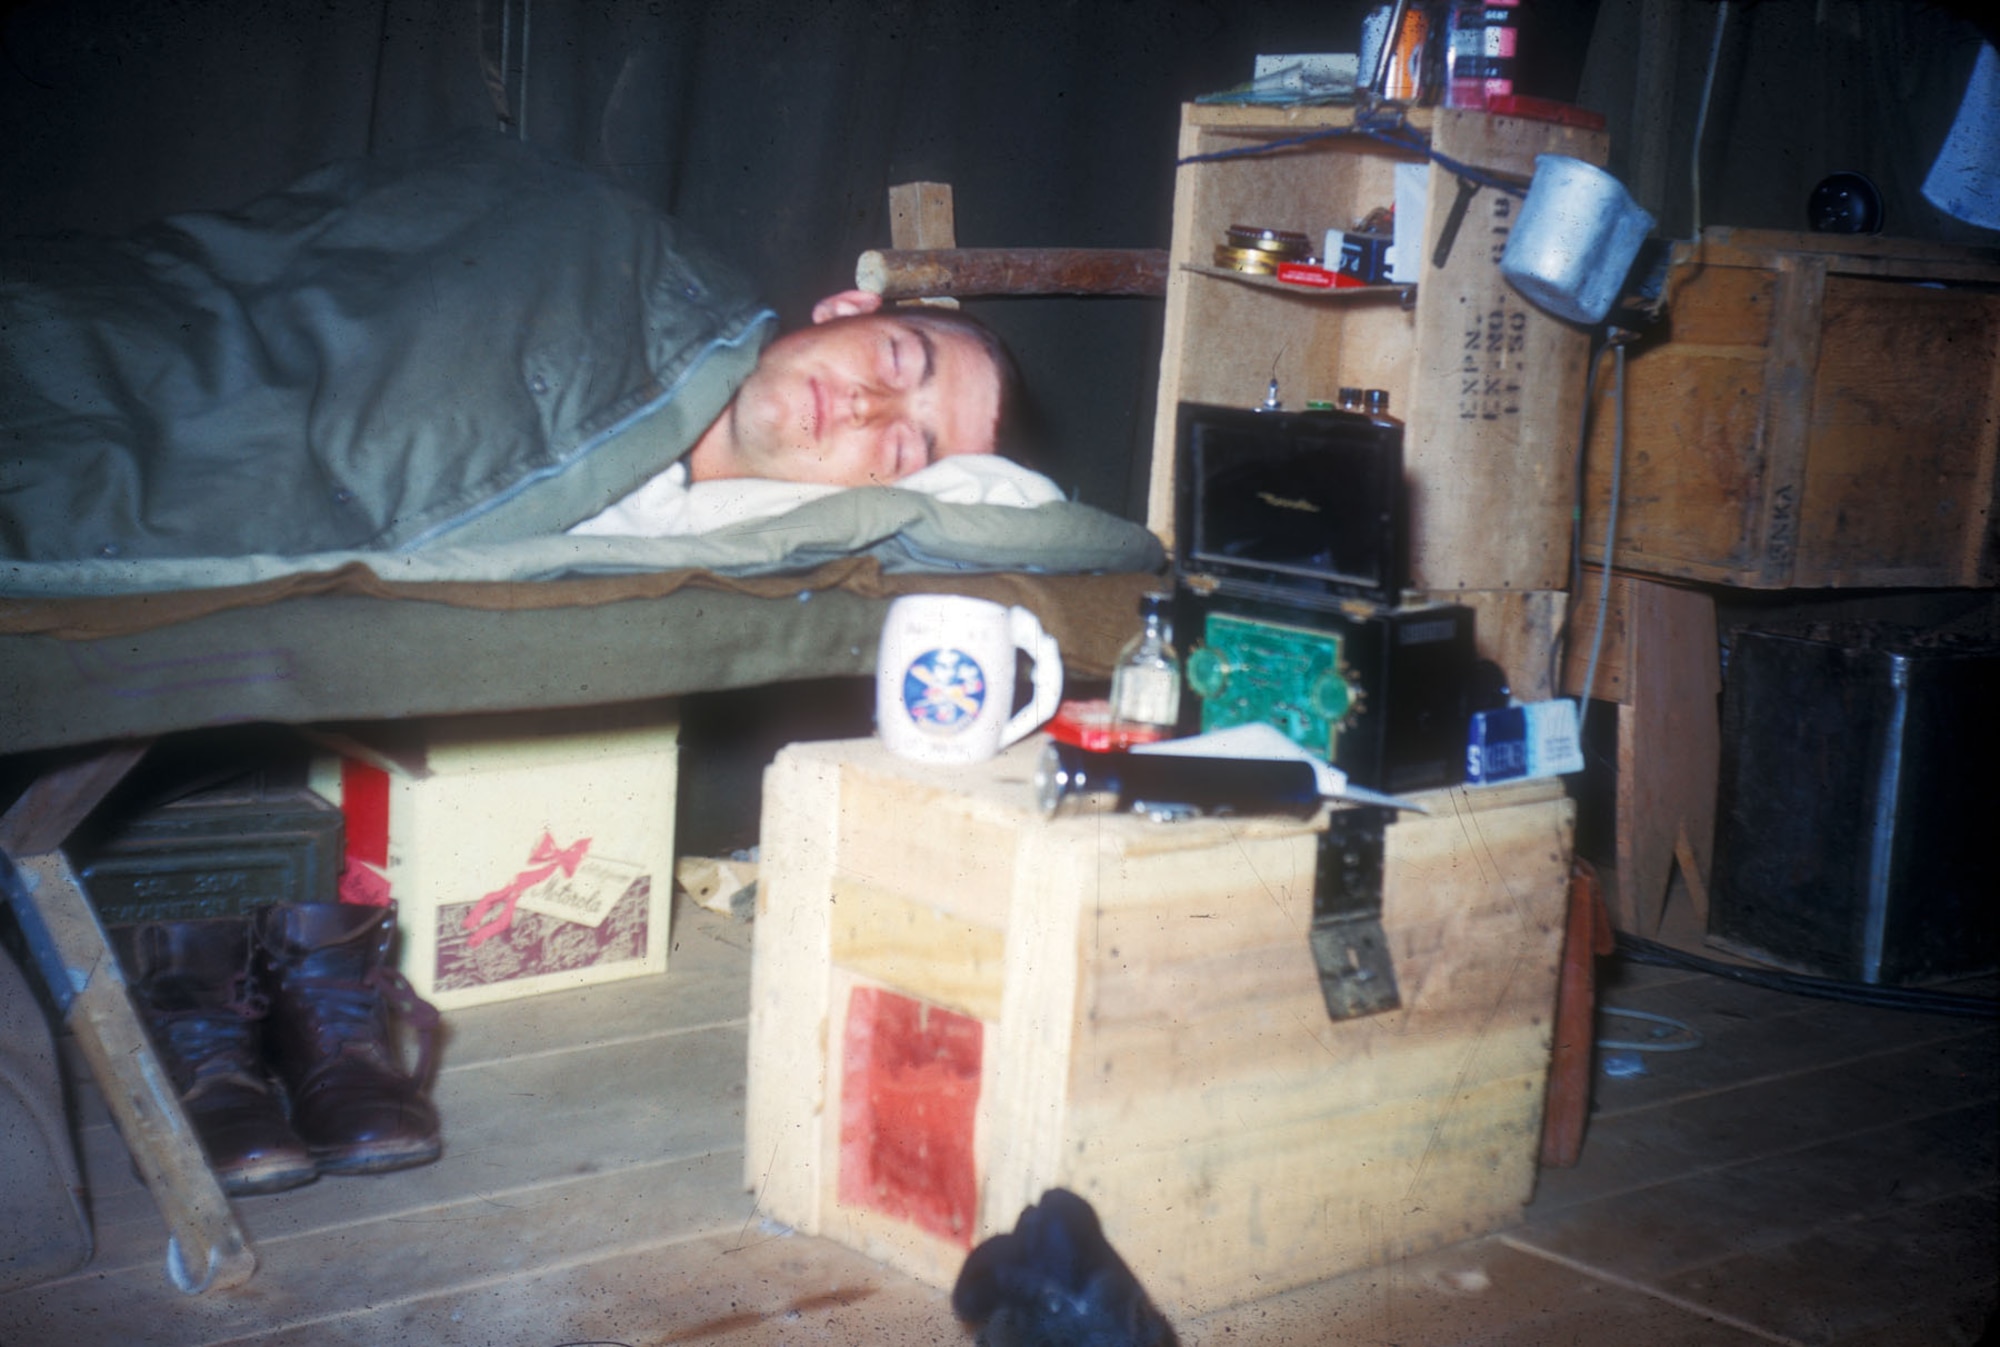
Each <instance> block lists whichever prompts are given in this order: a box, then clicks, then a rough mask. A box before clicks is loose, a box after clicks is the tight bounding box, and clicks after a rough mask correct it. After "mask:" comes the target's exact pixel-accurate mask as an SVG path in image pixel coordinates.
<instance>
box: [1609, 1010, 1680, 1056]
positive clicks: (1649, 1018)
mask: <svg viewBox="0 0 2000 1347" xmlns="http://www.w3.org/2000/svg"><path fill="white" fill-rule="evenodd" d="M1597 1013H1598V1014H1600V1015H1609V1016H1612V1017H1613V1018H1614V1019H1621V1020H1644V1021H1646V1022H1647V1023H1648V1024H1663V1025H1665V1026H1666V1027H1667V1028H1669V1029H1675V1030H1678V1031H1679V1033H1680V1037H1678V1038H1648V1039H1624V1038H1600V1039H1598V1040H1597V1046H1598V1047H1600V1048H1606V1049H1609V1050H1610V1051H1613V1052H1686V1051H1688V1050H1689V1049H1691V1048H1698V1047H1700V1046H1701V1045H1702V1042H1703V1039H1702V1036H1701V1030H1699V1029H1697V1028H1695V1027H1694V1026H1693V1025H1692V1024H1688V1023H1686V1022H1685V1021H1683V1020H1676V1019H1672V1018H1669V1017H1668V1016H1666V1015H1655V1014H1654V1013H1653V1012H1652V1011H1650V1010H1621V1009H1620V1008H1618V1007H1617V1006H1599V1007H1598V1008H1597Z"/></svg>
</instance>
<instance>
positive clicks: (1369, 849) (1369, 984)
mask: <svg viewBox="0 0 2000 1347" xmlns="http://www.w3.org/2000/svg"><path fill="white" fill-rule="evenodd" d="M1392 812H1393V811H1391V810H1388V809H1382V808H1376V807H1366V806H1365V807H1362V808H1357V809H1336V810H1333V811H1332V812H1331V813H1330V814H1329V815H1328V819H1327V826H1326V831H1325V832H1323V833H1321V834H1320V839H1319V866H1318V869H1317V871H1316V873H1315V874H1314V876H1313V919H1312V933H1311V936H1310V939H1311V942H1312V953H1313V963H1314V964H1315V965H1316V966H1317V967H1318V969H1319V989H1320V994H1321V995H1322V996H1324V997H1325V998H1326V1013H1327V1014H1328V1015H1329V1016H1331V1017H1332V1018H1334V1019H1336V1020H1351V1019H1356V1018H1359V1017H1360V1016H1362V1015H1375V1014H1379V1013H1380V1012H1382V1011H1384V1010H1395V1009H1397V1008H1398V1007H1400V1006H1401V1005H1402V1004H1403V997H1402V993H1401V992H1399V991H1398V990H1397V989H1396V966H1395V962H1394V961H1393V960H1392V959H1391V958H1390V957H1389V939H1388V937H1387V936H1386V935H1385V934H1384V933H1383V931H1382V833H1383V830H1384V829H1385V828H1386V827H1387V826H1388V822H1389V818H1390V815H1391V813H1392Z"/></svg>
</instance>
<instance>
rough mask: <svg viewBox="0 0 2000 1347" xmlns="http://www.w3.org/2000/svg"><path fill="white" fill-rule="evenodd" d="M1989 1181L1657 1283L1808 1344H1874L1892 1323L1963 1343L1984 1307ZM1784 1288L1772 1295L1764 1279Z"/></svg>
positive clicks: (1941, 1345) (1990, 1296) (1939, 1341)
mask: <svg viewBox="0 0 2000 1347" xmlns="http://www.w3.org/2000/svg"><path fill="white" fill-rule="evenodd" d="M1996 1202H2000V1192H1996V1190H1995V1189H1994V1188H1993V1187H1991V1186H1989V1187H1987V1188H1985V1189H1982V1190H1979V1191H1976V1192H1967V1193H1958V1194H1954V1195H1952V1196H1950V1197H1945V1198H1941V1199H1939V1200H1938V1201H1935V1202H1929V1203H1922V1204H1913V1205H1910V1206H1906V1207H1902V1208H1899V1209H1897V1210H1896V1211H1894V1212H1890V1213H1887V1214H1883V1215H1877V1216H1870V1217H1866V1218H1857V1219H1855V1220H1853V1221H1849V1222H1844V1223H1841V1224H1839V1225H1835V1226H1830V1227H1827V1228H1824V1229H1821V1230H1819V1231H1816V1232H1814V1233H1813V1234H1812V1235H1811V1236H1809V1237H1807V1238H1804V1239H1800V1240H1797V1241H1795V1242H1792V1243H1789V1244H1786V1245H1784V1246H1782V1247H1780V1248H1776V1249H1762V1250H1758V1251H1756V1252H1753V1253H1746V1254H1742V1255H1739V1256H1737V1257H1733V1258H1729V1259H1725V1260H1722V1261H1719V1262H1717V1263H1714V1264H1711V1265H1709V1266H1708V1267H1704V1268H1701V1269H1699V1270H1698V1271H1694V1272H1689V1273H1685V1274H1682V1275H1681V1276H1678V1277H1674V1278H1670V1279H1668V1280H1667V1281H1666V1283H1665V1288H1666V1289H1667V1290H1668V1291H1670V1292H1672V1293H1675V1294H1678V1295H1682V1296H1686V1297H1687V1298H1689V1299H1691V1300H1696V1301H1699V1302H1701V1303H1702V1304H1704V1305H1710V1306H1714V1307H1715V1308H1717V1309H1718V1310H1721V1311H1724V1312H1730V1313H1741V1314H1744V1315H1748V1316H1754V1317H1755V1318H1756V1319H1757V1320H1758V1321H1759V1322H1763V1323H1768V1324H1769V1325H1770V1326H1771V1327H1772V1328H1774V1329H1775V1330H1777V1331H1779V1332H1782V1333H1785V1334H1787V1335H1789V1336H1791V1337H1795V1338H1797V1339H1798V1340H1799V1341H1801V1342H1804V1343H1808V1344H1811V1347H1836V1344H1838V1345H1839V1347H1847V1345H1848V1344H1853V1345H1854V1347H1860V1345H1861V1344H1869V1347H1874V1344H1878V1343H1880V1342H1881V1341H1882V1340H1883V1335H1884V1334H1885V1332H1886V1331H1887V1330H1889V1329H1891V1328H1896V1329H1899V1330H1900V1331H1904V1332H1907V1331H1908V1330H1909V1329H1912V1328H1920V1329H1924V1330H1926V1332H1925V1333H1923V1334H1920V1335H1919V1336H1918V1338H1917V1339H1916V1340H1917V1341H1921V1342H1925V1343H1929V1344H1933V1345H1934V1347H1970V1345H1971V1344H1972V1343H1974V1342H1976V1341H1978V1340H1979V1334H1980V1331H1981V1329H1983V1328H1984V1327H1985V1326H1986V1324H1987V1322H1988V1317H1989V1315H1990V1314H1991V1311H1992V1309H1993V1304H1994V1284H1995V1271H1994V1269H1995V1268H1996V1266H2000V1240H1996V1238H1995V1222H1994V1209H1995V1204H1996ZM1774 1286H1781V1287H1783V1288H1785V1292H1784V1294H1783V1295H1782V1296H1773V1295H1772V1293H1771V1288H1772V1287H1774Z"/></svg>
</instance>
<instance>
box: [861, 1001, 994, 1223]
mask: <svg viewBox="0 0 2000 1347" xmlns="http://www.w3.org/2000/svg"><path fill="white" fill-rule="evenodd" d="M983 1042H984V1027H983V1026H982V1025H981V1024H980V1022H979V1021H978V1020H975V1019H973V1018H971V1017H970V1016H968V1015H961V1014H958V1013H957V1012H955V1011H950V1010H946V1009H944V1008H943V1007H941V1006H934V1005H929V1004H926V1003H925V1002H922V1001H918V1000H915V999H914V998H912V997H908V996H901V995H898V994H897V993H895V992H892V991H887V990H884V989H882V988H879V987H856V988H855V989H854V993H853V995H852V996H851V997H850V998H849V1000H848V1005H847V1033H846V1036H845V1042H844V1044H843V1051H842V1055H841V1063H842V1071H843V1083H842V1085H841V1092H840V1095H841V1098H840V1200H841V1202H842V1203H844V1204H845V1205H847V1206H851V1207H863V1208H866V1209H868V1210H870V1211H876V1212H880V1213H881V1214H883V1215H885V1216H890V1217H893V1218H895V1219H897V1220H901V1221H907V1222H909V1223H910V1224H912V1225H915V1226H917V1227H918V1228H919V1229H922V1230H925V1231H927V1232H929V1233H931V1234H933V1235H936V1236H938V1237H939V1238H941V1239H948V1240H952V1241H954V1242H956V1243H958V1244H961V1245H963V1246H965V1247H966V1248H971V1247H972V1230H973V1222H974V1218H975V1216H976V1214H977V1210H978V1200H979V1184H978V1175H977V1174H976V1173H975V1172H974V1164H973V1150H972V1146H973V1115H974V1112H975V1111H976V1110H977V1108H978V1106H979V1067H980V1055H981V1049H982V1046H983Z"/></svg>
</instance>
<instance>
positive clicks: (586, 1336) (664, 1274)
mask: <svg viewBox="0 0 2000 1347" xmlns="http://www.w3.org/2000/svg"><path fill="white" fill-rule="evenodd" d="M257 1341H258V1343H259V1344H260V1347H347V1345H348V1344H352V1347H397V1345H399V1344H405V1343H407V1344H411V1347H416V1345H417V1344H422V1345H423V1347H486V1344H490V1343H503V1342H504V1343H541V1344H552V1343H565V1342H568V1343H585V1342H588V1343H601V1344H611V1343H629V1344H635V1345H636V1344H646V1345H647V1347H655V1345H658V1347H667V1344H680V1343H701V1344H704V1347H708V1345H710V1344H725V1345H726V1347H775V1345H776V1344H778V1343H781V1342H790V1343H816V1344H846V1343H851V1344H855V1347H861V1345H862V1344H871V1345H872V1344H878V1343H879V1344H882V1345H883V1347H903V1345H904V1344H908V1345H909V1347H916V1345H917V1344H923V1345H924V1347H933V1345H934V1344H938V1343H953V1344H956V1343H961V1342H963V1341H964V1339H963V1338H962V1337H961V1336H960V1335H959V1332H958V1329H957V1328H956V1327H955V1326H954V1322H953V1320H952V1318H951V1310H950V1306H949V1304H948V1302H947V1299H946V1296H945V1293H944V1292H942V1291H939V1290H936V1289H935V1288H932V1287H929V1286H924V1285H921V1284H920V1283H918V1282H916V1281H914V1280H913V1279H911V1278H909V1277H906V1276H904V1275H903V1274H901V1273H898V1272H896V1271H894V1270H893V1269H890V1268H887V1267H884V1266H882V1265H881V1264H879V1263H876V1262H874V1261H873V1260H870V1259H867V1258H864V1257H862V1256H861V1255H860V1254H858V1253H854V1252H853V1251H851V1250H848V1249H844V1248H842V1247H840V1246H839V1245H836V1244H833V1243H831V1242H829V1241H826V1240H820V1239H811V1238H807V1237H805V1236H799V1235H791V1234H787V1233H780V1232H777V1231H774V1230H773V1229H771V1228H769V1227H765V1226H762V1225H760V1224H757V1223H752V1224H751V1225H749V1226H747V1227H746V1228H744V1229H741V1230H732V1231H727V1232H723V1233H719V1234H715V1235H710V1236H706V1237H703V1238H700V1239H695V1240H688V1241H680V1242H675V1243H668V1244H657V1245H654V1246H650V1247H646V1248H636V1249H630V1250H626V1251H623V1252H620V1253H618V1254H615V1255H613V1256H609V1257H604V1258H597V1259H591V1260H588V1261H583V1262H578V1263H574V1264H570V1265H564V1266H552V1267H547V1268H542V1269H537V1270H534V1271H529V1272H523V1273H521V1274H519V1275H515V1276H510V1277H507V1278H504V1279H499V1280H493V1281H489V1282H484V1283H481V1284H479V1285H476V1286H465V1287H460V1288H451V1289H447V1290H443V1291H439V1292H436V1293H432V1294H427V1295H419V1296H416V1297H412V1298H410V1299H408V1300H403V1301H398V1302H395V1303H378V1304H377V1305H375V1306H372V1307H368V1308H364V1309H357V1310H354V1311H351V1312H348V1313H344V1314H340V1315H330V1316H325V1317H322V1318H319V1319H315V1320H313V1321H311V1322H307V1323H300V1324H298V1325H295V1326H293V1327H290V1328H288V1329H286V1330H283V1331H280V1332H278V1333H274V1334H271V1335H268V1336H266V1337H263V1338H260V1339H258V1340H257Z"/></svg>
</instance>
